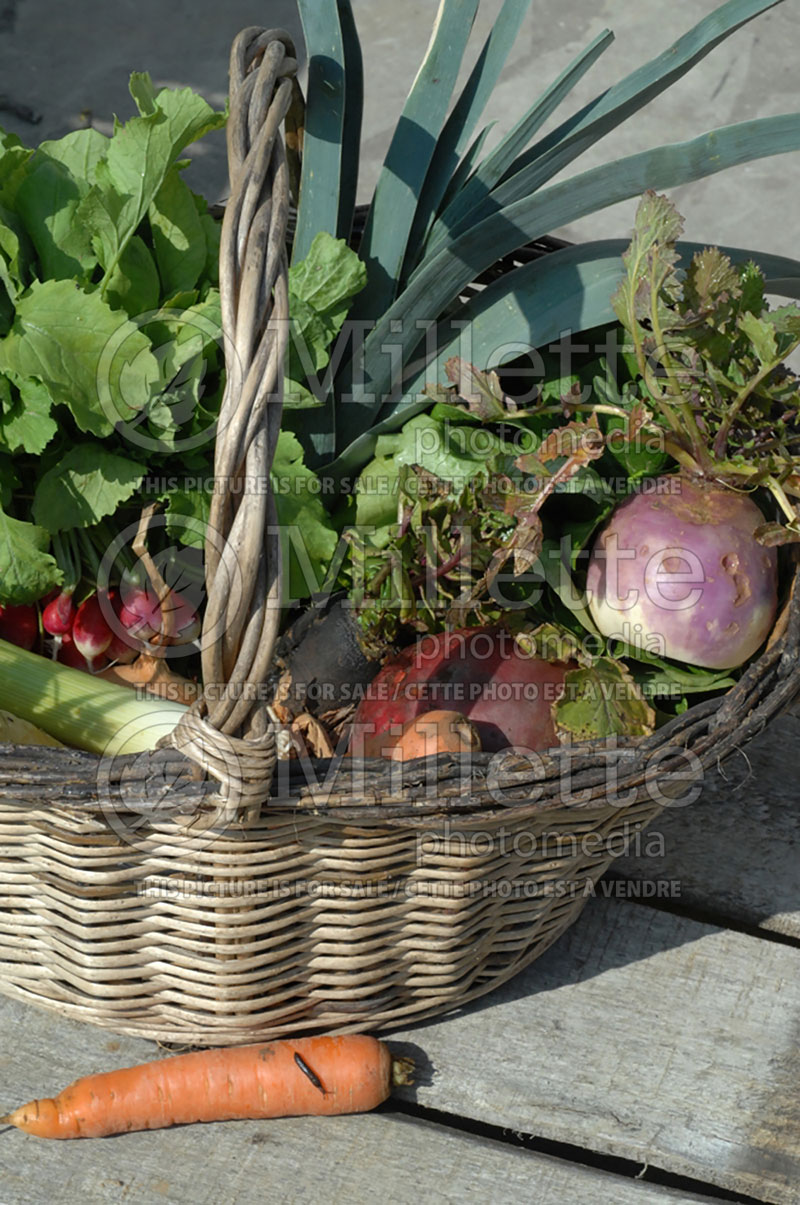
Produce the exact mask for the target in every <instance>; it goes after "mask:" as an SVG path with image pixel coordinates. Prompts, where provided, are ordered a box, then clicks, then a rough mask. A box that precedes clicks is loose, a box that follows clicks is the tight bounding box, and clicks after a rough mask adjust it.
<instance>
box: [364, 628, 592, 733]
mask: <svg viewBox="0 0 800 1205" xmlns="http://www.w3.org/2000/svg"><path fill="white" fill-rule="evenodd" d="M570 668H571V663H570V662H566V661H559V662H552V663H551V662H548V661H545V660H543V659H542V658H540V657H536V656H532V655H529V654H528V653H527V652H526V651H525V649H523V648H522V647H521V646H520V644H519V643H518V642H517V641H516V640H515V639H514V637H513V636H512V635H511V634H510V633H509V632H507V631H506V630H505V629H504V628H502V627H482V628H466V629H462V630H459V631H454V632H443V633H441V634H439V635H437V636H433V635H431V636H425V637H423V638H422V639H421V640H419V641H417V643H416V644H414V645H411V646H410V647H409V648H407V649H404V650H403V651H402V652H401V653H400V654H399V655H398V656H397V657H396V658H394V659H393V660H392V661H390V662H388V663H387V664H386V665H384V667H383V669H382V670H381V671H380V673H378V675H377V677H375V678H374V679H373V681H372V682H371V683H370V685H369V686H368V687H367V689H366V693H365V695H364V698H363V699H362V700H361V702H360V703H359V706H358V708H357V710H356V714H355V717H354V721H353V745H352V748H353V752H354V753H355V754H356V755H358V754H360V753H362V752H363V754H364V755H365V756H379V755H381V754H382V752H383V748H384V746H385V747H386V748H387V749H388V748H389V747H390V746H391V745H393V744H394V742H395V740H396V739H397V737H398V736H399V735H400V732H401V731H402V729H403V727H404V726H405V725H407V724H408V723H409V721H411V720H414V719H416V718H417V717H418V716H420V715H422V714H423V713H424V712H429V711H432V710H434V709H445V710H447V711H457V712H459V713H460V714H461V715H463V716H466V717H467V719H468V720H470V721H471V722H472V724H473V725H474V727H475V730H476V732H477V735H478V739H479V740H480V745H481V748H482V749H483V750H486V751H489V752H494V751H496V750H498V749H504V748H506V747H508V746H509V745H514V746H517V747H520V748H525V749H529V750H534V751H535V750H540V749H548V748H551V747H553V746H555V745H558V743H559V742H558V737H557V735H556V731H555V727H554V725H553V718H552V708H553V704H554V703H555V702H556V701H557V700H558V699H559V698H561V696H562V695H563V693H564V679H565V676H566V673H567V671H568V669H570ZM359 746H360V747H359Z"/></svg>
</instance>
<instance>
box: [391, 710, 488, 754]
mask: <svg viewBox="0 0 800 1205" xmlns="http://www.w3.org/2000/svg"><path fill="white" fill-rule="evenodd" d="M480 747H481V742H480V737H479V736H478V733H477V731H476V729H475V725H474V724H471V723H470V721H469V720H468V719H467V717H466V716H463V715H461V713H460V712H458V711H425V712H423V714H422V715H419V716H417V718H416V719H415V720H409V721H408V723H407V724H406V726H405V728H404V729H403V732H402V735H401V736H400V738H399V739H398V741H397V742H396V743H395V744H394V745H392V746H391V748H390V749H387V751H386V753H385V756H387V757H390V758H392V760H394V761H410V760H411V759H412V758H414V757H432V756H433V755H434V754H435V753H474V752H475V751H476V750H478V749H480Z"/></svg>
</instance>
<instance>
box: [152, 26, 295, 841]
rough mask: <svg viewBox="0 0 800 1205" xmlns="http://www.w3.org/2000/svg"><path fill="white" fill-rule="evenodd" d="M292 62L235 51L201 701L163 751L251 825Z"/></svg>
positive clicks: (268, 42)
mask: <svg viewBox="0 0 800 1205" xmlns="http://www.w3.org/2000/svg"><path fill="white" fill-rule="evenodd" d="M296 71H297V62H296V58H295V49H294V45H293V43H292V40H291V38H290V36H289V35H288V34H287V33H284V32H283V31H282V30H272V29H270V30H264V29H260V28H258V27H250V28H248V29H245V30H243V31H242V32H241V33H240V34H239V35H238V37H237V38H236V39H235V41H234V43H233V47H232V49H231V58H230V116H229V119H228V125H227V143H228V168H229V174H230V186H231V193H230V199H229V201H228V204H227V206H226V209H225V216H224V219H223V223H222V239H221V245H220V273H219V274H220V294H221V302H222V332H223V339H224V345H225V366H226V384H225V393H224V397H223V400H222V406H221V409H220V416H219V421H218V425H217V436H216V448H215V456H214V480H215V488H214V494H213V497H212V501H211V509H210V515H209V521H208V528H207V534H206V543H205V581H206V593H207V603H206V612H205V618H204V622H203V633H202V641H201V650H202V672H203V683H204V686H203V694H202V696H201V697H200V699H199V700H198V701H197V702H196V703H195V704H194V705H193V706H192V707H191V708H190V710H189V711H188V712H187V714H186V715H185V716H184V717H182V718H181V720H180V722H179V723H178V725H177V727H176V728H175V731H174V732H173V733H172V735H171V737H170V738H169V743H170V744H172V745H173V746H174V747H175V748H177V749H179V750H180V751H181V752H182V753H184V754H185V755H186V756H188V757H189V758H191V759H192V760H193V761H195V762H196V763H197V764H198V765H199V766H200V767H201V768H202V769H203V770H204V771H205V772H206V773H207V774H208V775H209V776H211V777H212V778H215V779H217V780H218V781H219V783H220V793H219V807H218V813H217V815H218V818H219V819H222V820H232V819H234V818H237V819H243V820H244V819H254V818H256V817H257V815H258V814H259V812H260V809H261V805H262V804H263V803H264V802H265V800H266V799H267V797H268V796H269V787H270V781H271V778H272V774H273V771H274V768H275V760H276V756H277V754H276V741H275V733H274V731H273V728H272V726H271V724H270V721H269V717H268V713H267V704H268V702H269V700H268V699H266V698H264V697H263V689H264V687H263V683H264V681H265V679H266V676H267V672H268V670H269V667H270V664H271V661H272V654H273V649H274V646H275V640H276V638H277V634H278V625H279V621H280V605H281V544H280V535H279V532H278V520H277V513H276V509H275V499H274V496H273V492H272V486H271V483H270V466H271V464H272V461H273V457H274V454H275V447H276V444H277V440H278V432H279V430H280V424H281V411H282V408H283V369H284V359H285V354H286V347H287V341H288V337H289V300H288V262H287V251H286V240H287V225H288V219H289V203H290V195H289V185H290V172H289V165H288V163H287V155H286V150H285V148H284V145H283V142H282V140H281V136H280V132H281V127H282V125H283V122H284V120H285V119H286V116H287V113H288V112H289V110H290V108H292V109H293V110H295V111H296V107H297V97H298V95H299V88H298V85H297V83H296V80H295V75H296Z"/></svg>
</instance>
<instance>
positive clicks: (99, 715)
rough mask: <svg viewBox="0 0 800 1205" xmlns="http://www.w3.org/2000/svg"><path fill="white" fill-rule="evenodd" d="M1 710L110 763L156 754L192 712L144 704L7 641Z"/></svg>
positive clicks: (160, 702)
mask: <svg viewBox="0 0 800 1205" xmlns="http://www.w3.org/2000/svg"><path fill="white" fill-rule="evenodd" d="M0 707H5V708H8V710H9V711H12V712H13V713H14V715H17V716H21V718H22V719H24V720H28V722H29V723H31V724H36V725H37V726H38V727H39V728H42V729H43V730H44V731H45V732H48V733H49V734H50V735H51V736H54V737H55V738H56V740H59V741H61V742H62V743H63V744H65V745H71V746H72V747H73V748H74V749H85V750H86V751H87V752H89V753H98V754H101V755H103V756H109V757H110V756H114V755H116V754H118V753H143V752H145V751H146V750H149V749H154V748H155V746H156V743H157V742H158V741H159V740H160V739H161V738H162V737H164V736H167V735H168V734H169V733H170V732H172V730H173V728H174V727H175V725H176V724H177V722H178V720H179V719H180V718H181V716H182V715H183V714H184V713H185V712H186V710H187V708H186V707H185V706H184V704H183V703H175V702H172V701H171V700H168V699H159V698H155V697H153V698H151V697H148V698H138V697H137V696H136V694H135V693H134V692H133V691H132V690H130V689H129V688H128V687H127V686H117V685H116V684H115V683H113V682H104V681H103V680H102V679H100V678H96V677H93V676H92V675H91V674H85V673H82V672H81V670H78V669H71V668H70V667H69V666H67V665H61V663H60V662H58V661H50V660H48V658H46V657H40V656H38V655H37V654H36V653H29V652H27V651H26V650H25V649H21V648H17V646H16V645H15V644H9V643H8V642H7V641H5V640H0Z"/></svg>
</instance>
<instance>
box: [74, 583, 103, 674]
mask: <svg viewBox="0 0 800 1205" xmlns="http://www.w3.org/2000/svg"><path fill="white" fill-rule="evenodd" d="M104 606H105V607H108V606H109V602H108V600H107V598H106V600H101V597H100V595H99V594H90V595H89V597H88V598H86V599H84V601H83V602H82V603H81V605H80V606H79V607H78V610H77V612H76V614H75V619H74V621H73V624H72V639H73V641H74V643H75V647H76V648H77V650H78V652H79V653H82V654H83V656H84V657H85V658H86V660H87V661H88V663H89V667H90V668H91V669H96V668H97V665H96V662H97V658H98V657H101V656H103V654H104V653H105V651H106V649H107V648H108V646H109V644H110V643H111V637H112V636H113V632H112V631H111V628H110V627H109V626H108V623H107V622H106V618H105V615H104V614H103V608H104Z"/></svg>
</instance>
